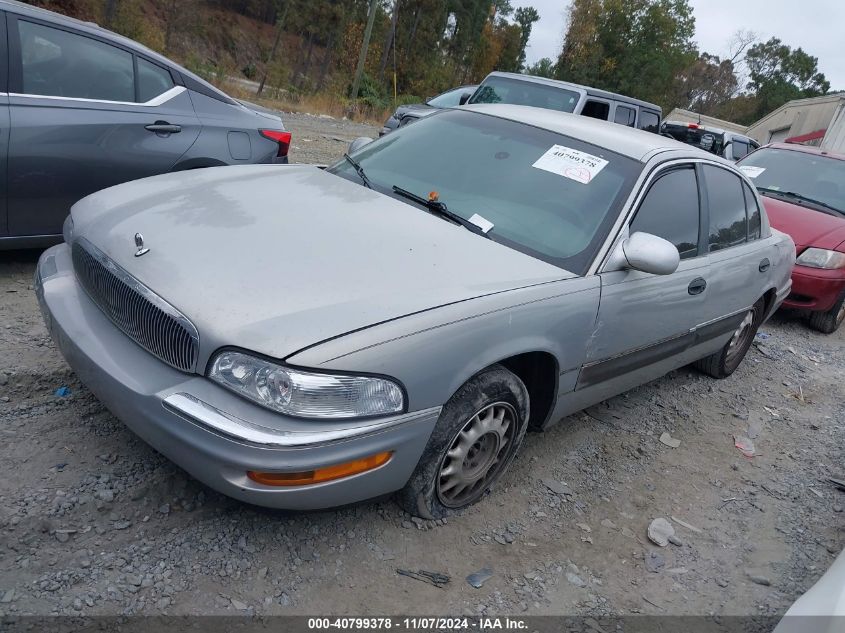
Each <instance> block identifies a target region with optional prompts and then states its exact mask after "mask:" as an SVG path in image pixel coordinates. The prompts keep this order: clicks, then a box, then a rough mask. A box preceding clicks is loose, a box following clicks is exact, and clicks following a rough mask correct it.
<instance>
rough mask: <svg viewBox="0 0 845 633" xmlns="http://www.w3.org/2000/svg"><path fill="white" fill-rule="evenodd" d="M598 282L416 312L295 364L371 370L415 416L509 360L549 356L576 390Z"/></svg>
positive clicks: (564, 384) (573, 282)
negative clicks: (391, 381)
mask: <svg viewBox="0 0 845 633" xmlns="http://www.w3.org/2000/svg"><path fill="white" fill-rule="evenodd" d="M599 294H600V282H599V279H598V277H595V276H593V277H586V278H574V279H568V280H565V281H559V282H553V283H547V284H543V285H540V286H534V287H531V288H523V289H520V290H513V291H509V292H505V293H499V294H497V295H493V296H488V297H483V298H479V299H475V300H472V301H464V302H461V303H459V304H454V305H450V306H445V307H443V308H440V309H438V310H434V311H429V312H426V313H421V314H417V315H411V316H408V317H405V318H403V319H399V320H396V321H393V322H390V323H385V324H383V325H379V326H376V327H372V328H368V329H366V330H362V331H361V332H357V333H353V334H349V335H346V336H343V337H341V338H338V339H335V340H331V341H327V342H325V343H322V344H320V345H317V346H314V347H311V348H308V349H306V350H304V351H302V352H299V353H297V354H295V355H293V356H291V357H289V358H288V359H286V360H287V361H288V362H289V363H291V364H294V365H300V366H305V367H315V368H319V369H327V370H339V371H349V372H355V371H367V372H375V373H380V374H385V375H388V376H393V377H395V378H396V379H398V380H399V381H401V382H402V383H403V385H404V386H405V388H406V390H407V393H408V398H409V410H411V411H414V410H418V409H424V408H427V407H430V406H438V405H442V404H444V403H445V402H446V401H447V400H448V399H449V398H450V397H451V396H452V394H453V393H455V391H457V389H458V388H459V387H460V386H461V385H462V384H463V383H464V382H466V381H467V380H468V379H469V378H470V377H472V376H473V375H474V374H476V373H478V372H479V371H480V370H482V369H483V368H485V367H487V366H489V365H492V364H494V363H496V362H499V361H501V360H503V359H505V358H508V357H511V356H514V355H517V354H522V353H525V352H532V351H542V352H548V353H550V354H552V355H553V356H554V357H555V358H556V359H557V361H558V367H559V372H560V374H561V376H571V377H572V379H571V380H562V381H559V382H560V385H559V389H558V391H561V390H567V389H572V388H573V387H574V375H575V374H576V373H577V372H573V371H572V370H573V369H577V368H579V367H580V366H581V364H582V363H583V362H584V358H585V355H586V348H587V343H588V341H589V340H590V337H591V336H592V334H593V327H594V324H595V320H596V313H597V311H598V304H599Z"/></svg>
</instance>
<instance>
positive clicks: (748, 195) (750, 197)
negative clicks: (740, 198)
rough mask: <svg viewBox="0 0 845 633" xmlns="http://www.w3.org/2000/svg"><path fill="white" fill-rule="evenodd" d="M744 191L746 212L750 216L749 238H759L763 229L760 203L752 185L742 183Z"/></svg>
mask: <svg viewBox="0 0 845 633" xmlns="http://www.w3.org/2000/svg"><path fill="white" fill-rule="evenodd" d="M742 192H743V193H744V194H745V212H746V215H747V216H748V239H749V240H759V239H760V233H761V231H762V229H761V219H760V205H758V204H757V197H756V196H755V195H754V192H753V191H751V187H749V186H748V185H746V184H745V183H742Z"/></svg>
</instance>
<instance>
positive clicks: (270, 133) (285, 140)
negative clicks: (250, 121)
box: [258, 130, 291, 158]
mask: <svg viewBox="0 0 845 633" xmlns="http://www.w3.org/2000/svg"><path fill="white" fill-rule="evenodd" d="M258 133H259V134H261V136H263V137H264V138H266V139H270V140H271V141H273V142H274V143H278V144H279V152H278V153H277V154H276V157H277V158H285V157H287V155H288V151H289V150H290V139H291V133H290V132H285V131H284V130H258Z"/></svg>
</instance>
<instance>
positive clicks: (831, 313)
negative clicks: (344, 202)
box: [810, 292, 845, 334]
mask: <svg viewBox="0 0 845 633" xmlns="http://www.w3.org/2000/svg"><path fill="white" fill-rule="evenodd" d="M843 321H845V292H843V293H842V296H841V297H839V300H838V301H837V302H836V303H834V304H833V307H832V308H831V309H830V310H828V311H827V312H811V313H810V327H811V328H813V329H814V330H816V331H818V332H822V333H823V334H833V333H834V332H835V331H836V330H837V329H839V326H840V325H842V322H843Z"/></svg>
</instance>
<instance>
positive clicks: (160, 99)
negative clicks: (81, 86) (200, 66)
mask: <svg viewBox="0 0 845 633" xmlns="http://www.w3.org/2000/svg"><path fill="white" fill-rule="evenodd" d="M186 90H187V88H185V86H173V87H172V88H171V89H170V90H168V91H166V92H162V93H161V94H160V95H159V96H157V97H154V98H153V99H150V100H149V101H145V102H144V103H136V102H134V101H109V100H107V99H86V98H84V97H59V96H56V95H32V94H27V93H22V92H10V93H8V96H9V97H26V98H27V99H48V100H50V101H73V102H79V103H102V104H105V105H127V106H140V107H142V108H155V107H156V106H160V105H163V104H165V103H167V102H168V101H170V100H171V99H174V98H176V97H177V96H179V95H180V94H182V93H183V92H185V91H186Z"/></svg>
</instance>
